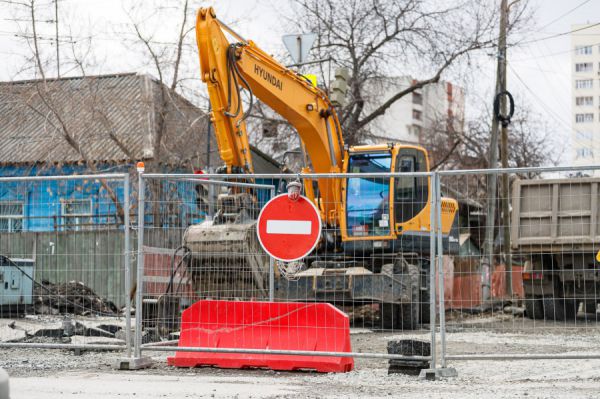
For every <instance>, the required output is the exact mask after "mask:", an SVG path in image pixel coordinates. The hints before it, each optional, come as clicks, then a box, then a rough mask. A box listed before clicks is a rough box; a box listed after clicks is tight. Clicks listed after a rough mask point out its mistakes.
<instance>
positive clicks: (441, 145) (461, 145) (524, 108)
mask: <svg viewBox="0 0 600 399" xmlns="http://www.w3.org/2000/svg"><path fill="white" fill-rule="evenodd" d="M490 120H491V115H490V112H489V110H484V111H482V112H481V114H480V115H478V116H477V117H475V118H472V119H471V120H469V121H467V122H466V124H465V128H464V131H460V130H455V129H452V128H451V126H452V123H451V121H449V120H448V119H447V117H443V118H440V119H439V120H437V121H435V123H432V124H431V125H430V127H429V129H427V130H426V131H425V132H424V135H423V136H424V137H425V142H424V145H425V147H427V148H428V149H429V150H430V153H431V157H432V169H438V168H439V169H486V168H488V167H489V161H488V159H487V154H488V148H489V142H490V134H491V133H490V132H491V126H490ZM508 133H509V137H508V144H509V146H508V147H509V153H508V162H509V167H535V166H544V165H553V164H556V163H557V162H558V155H559V154H556V153H555V151H554V149H555V145H554V144H555V143H553V140H552V138H553V137H554V136H555V134H556V132H555V130H554V128H553V127H552V125H551V124H550V123H548V121H547V120H546V119H544V117H543V116H542V115H540V114H538V113H536V112H534V111H532V110H531V108H530V107H529V106H528V105H527V104H521V105H520V106H519V107H517V108H516V113H515V115H514V117H513V118H512V121H511V124H510V125H509V129H508Z"/></svg>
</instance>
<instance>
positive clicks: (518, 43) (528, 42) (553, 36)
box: [515, 22, 600, 45]
mask: <svg viewBox="0 0 600 399" xmlns="http://www.w3.org/2000/svg"><path fill="white" fill-rule="evenodd" d="M599 25H600V22H597V23H595V24H592V25H587V26H584V27H582V28H578V29H573V30H570V31H568V32H562V33H557V34H555V35H550V36H546V37H541V38H539V39H533V40H528V41H524V42H517V43H515V45H523V44H531V43H537V42H541V41H543V40H549V39H554V38H556V37H560V36H565V35H570V34H571V33H575V32H580V31H582V30H585V29H590V28H593V27H595V26H599Z"/></svg>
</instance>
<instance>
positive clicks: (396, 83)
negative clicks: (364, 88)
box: [365, 76, 465, 144]
mask: <svg viewBox="0 0 600 399" xmlns="http://www.w3.org/2000/svg"><path fill="white" fill-rule="evenodd" d="M412 82H413V78H411V77H409V76H402V77H390V78H383V79H379V80H378V81H374V82H371V83H370V85H369V88H370V90H369V92H370V93H371V95H370V96H369V97H368V98H367V101H366V103H367V104H366V106H365V108H366V111H367V113H368V112H369V111H370V110H372V109H374V108H376V107H377V106H378V105H379V104H381V103H383V102H385V101H386V100H387V99H388V98H390V97H392V96H393V95H394V94H396V93H398V92H400V91H401V90H403V89H405V88H407V87H409V86H410V85H411V84H412ZM464 113H465V95H464V90H463V89H462V88H461V87H459V86H456V85H454V84H452V83H450V82H438V83H434V84H430V85H427V86H425V87H423V88H422V89H420V90H417V91H415V92H413V93H411V94H409V95H407V96H404V97H402V98H401V99H399V100H398V101H396V102H395V103H394V104H392V106H391V107H390V108H389V109H388V110H387V111H386V112H385V114H384V115H382V116H380V117H378V118H377V119H376V120H375V121H374V122H373V126H374V128H372V129H371V131H372V132H373V133H374V136H375V137H374V138H373V139H372V140H373V141H382V140H389V141H395V142H403V143H408V144H422V143H423V142H424V138H425V136H424V135H426V134H433V132H435V131H439V130H440V129H442V130H445V129H454V130H456V131H460V130H462V128H463V124H464Z"/></svg>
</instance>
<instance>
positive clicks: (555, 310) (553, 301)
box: [543, 298, 577, 321]
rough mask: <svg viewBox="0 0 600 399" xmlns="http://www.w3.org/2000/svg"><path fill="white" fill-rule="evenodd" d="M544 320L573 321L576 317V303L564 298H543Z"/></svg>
mask: <svg viewBox="0 0 600 399" xmlns="http://www.w3.org/2000/svg"><path fill="white" fill-rule="evenodd" d="M543 304H544V318H545V319H546V320H557V321H565V320H574V319H575V317H576V316H577V301H576V300H574V299H564V298H544V301H543Z"/></svg>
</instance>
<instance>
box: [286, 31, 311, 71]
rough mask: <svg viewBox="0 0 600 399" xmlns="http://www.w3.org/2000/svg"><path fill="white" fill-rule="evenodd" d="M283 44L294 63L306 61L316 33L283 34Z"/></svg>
mask: <svg viewBox="0 0 600 399" xmlns="http://www.w3.org/2000/svg"><path fill="white" fill-rule="evenodd" d="M281 39H282V40H283V44H284V45H285V47H286V48H287V49H288V51H289V52H290V55H291V56H292V59H293V60H294V62H295V63H296V64H301V63H303V62H306V59H307V57H308V52H309V51H310V49H311V48H312V45H313V43H314V42H315V40H316V39H317V34H316V33H298V34H293V35H283V36H282V37H281Z"/></svg>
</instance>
